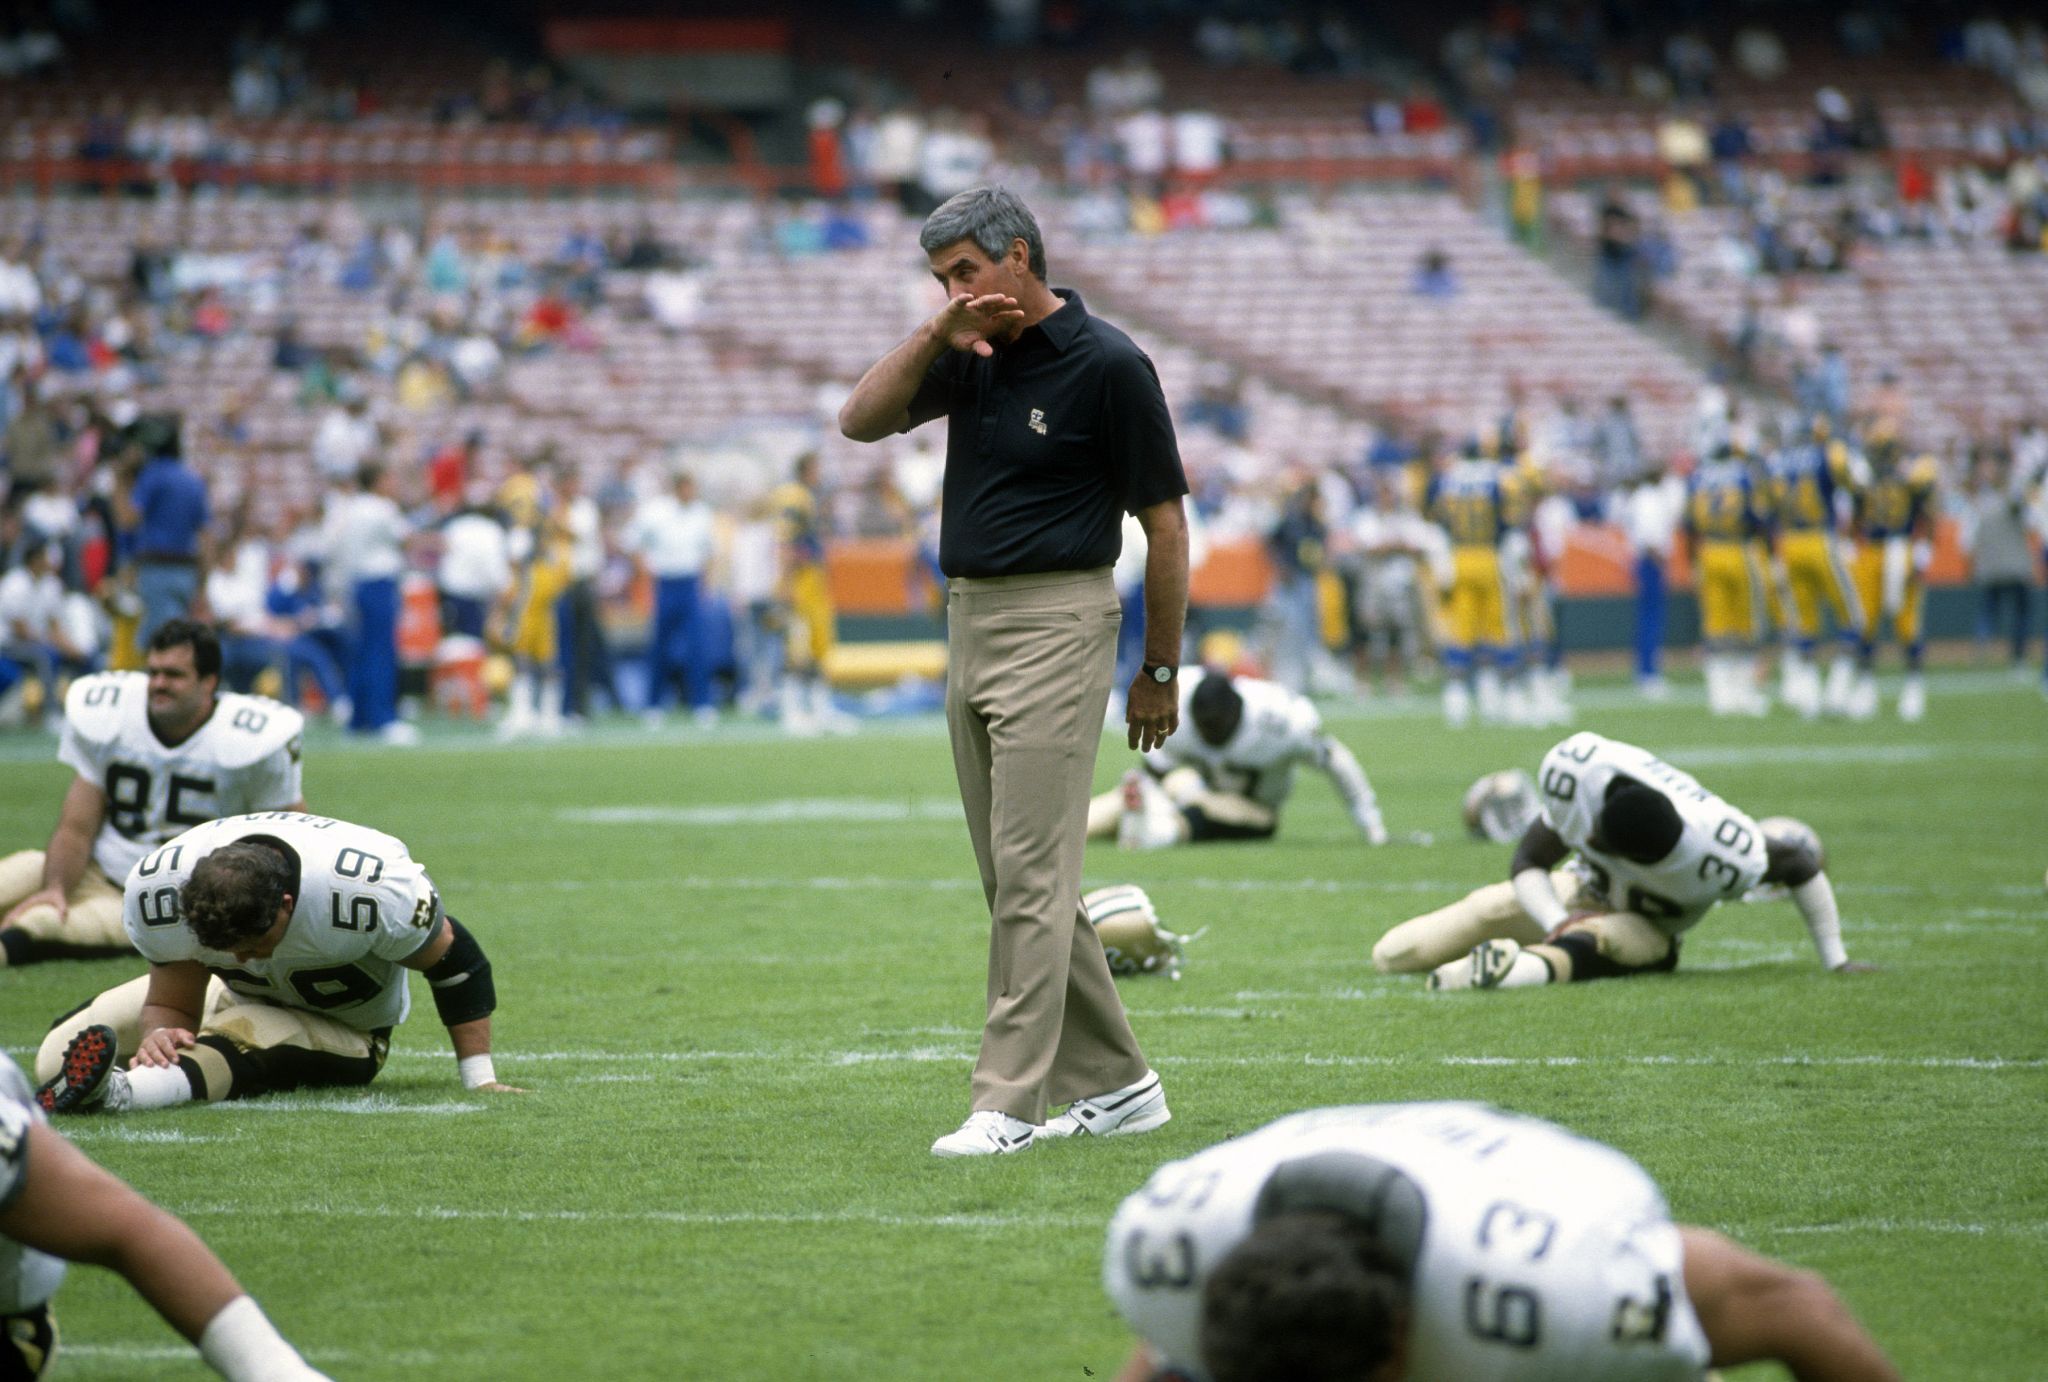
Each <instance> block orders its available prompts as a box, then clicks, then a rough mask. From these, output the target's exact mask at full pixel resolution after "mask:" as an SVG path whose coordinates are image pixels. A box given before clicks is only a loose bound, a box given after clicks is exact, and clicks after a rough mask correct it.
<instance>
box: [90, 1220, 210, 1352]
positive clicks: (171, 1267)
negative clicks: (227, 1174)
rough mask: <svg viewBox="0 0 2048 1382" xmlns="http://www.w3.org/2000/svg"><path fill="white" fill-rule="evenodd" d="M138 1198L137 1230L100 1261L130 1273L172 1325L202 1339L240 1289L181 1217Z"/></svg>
mask: <svg viewBox="0 0 2048 1382" xmlns="http://www.w3.org/2000/svg"><path fill="white" fill-rule="evenodd" d="M130 1193H131V1194H133V1192H132V1191H131V1192H130ZM135 1198H136V1200H137V1201H138V1202H139V1204H140V1209H139V1210H138V1211H137V1214H136V1217H137V1219H138V1221H139V1222H138V1224H137V1227H136V1229H135V1231H134V1232H132V1233H131V1234H130V1235H129V1236H128V1237H127V1238H126V1239H125V1240H124V1241H123V1242H122V1243H120V1244H119V1245H118V1249H117V1251H116V1253H115V1254H114V1256H113V1259H112V1260H110V1261H105V1262H102V1263H101V1264H100V1265H102V1266H104V1267H107V1268H109V1269H111V1270H113V1271H115V1272H118V1273H120V1274H121V1275H122V1276H123V1277H125V1278H127V1280H128V1284H129V1285H131V1286H133V1287H134V1288H135V1292H136V1294H137V1295H139V1296H141V1297H142V1298H143V1299H144V1300H146V1301H148V1302H149V1303H150V1305H151V1306H152V1307H153V1308H154V1309H155V1310H156V1312H157V1313H158V1314H159V1315H162V1316H163V1317H164V1319H165V1321H166V1322H168V1323H169V1324H170V1326H171V1328H173V1329H175V1330H177V1331H178V1332H179V1333H180V1334H182V1335H184V1336H185V1337H186V1338H187V1339H190V1340H191V1341H192V1342H193V1343H198V1342H199V1336H200V1335H201V1334H203V1333H204V1332H205V1331H206V1326H207V1324H208V1322H210V1321H211V1320H212V1319H213V1317H214V1316H215V1315H218V1314H219V1313H220V1312H221V1309H222V1307H224V1306H226V1305H227V1304H228V1302H229V1301H232V1300H233V1299H235V1297H237V1296H239V1295H241V1294H242V1288H241V1287H240V1286H238V1285H236V1284H235V1279H234V1277H233V1276H231V1275H229V1274H228V1269H227V1268H226V1267H224V1266H222V1265H221V1262H220V1259H219V1258H217V1257H215V1256H214V1255H213V1253H212V1252H211V1251H210V1250H209V1249H208V1248H207V1246H206V1244H205V1243H203V1242H201V1241H200V1238H199V1235H198V1234H196V1233H194V1232H193V1231H192V1230H191V1229H190V1228H187V1227H186V1226H185V1224H184V1222H183V1221H182V1220H180V1219H178V1218H176V1217H175V1216H173V1215H171V1214H168V1213H166V1212H165V1211H163V1210H161V1209H158V1208H157V1207H156V1206H155V1205H153V1204H150V1203H149V1202H148V1201H146V1200H143V1199H142V1198H141V1197H140V1196H139V1195H138V1196H136V1197H135Z"/></svg>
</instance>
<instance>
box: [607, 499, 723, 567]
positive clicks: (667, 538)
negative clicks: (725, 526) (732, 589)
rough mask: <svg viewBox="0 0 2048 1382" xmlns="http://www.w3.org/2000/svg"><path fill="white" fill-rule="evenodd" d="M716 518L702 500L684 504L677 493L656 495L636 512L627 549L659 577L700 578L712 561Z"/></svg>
mask: <svg viewBox="0 0 2048 1382" xmlns="http://www.w3.org/2000/svg"><path fill="white" fill-rule="evenodd" d="M712 517H713V515H712V512H711V506H710V505H709V504H707V503H705V502H704V501H703V500H702V499H693V500H691V501H690V502H689V503H687V504H684V503H681V502H679V501H678V500H677V499H676V497H675V496H674V495H673V494H656V495H652V496H650V497H649V498H647V499H644V500H642V501H641V502H640V506H639V507H638V508H637V509H635V510H634V511H633V521H632V523H631V524H630V525H628V527H627V529H626V541H625V546H626V549H627V550H628V551H631V552H637V553H639V554H640V557H641V559H642V560H644V561H645V562H646V563H647V569H648V570H649V571H651V572H653V573H654V575H655V576H656V577H657V578H660V577H666V576H695V575H698V574H699V573H701V572H702V571H703V570H704V568H705V566H707V565H708V564H709V563H710V561H711V550H712V543H713V540H714V537H715V533H714V528H713V523H712Z"/></svg>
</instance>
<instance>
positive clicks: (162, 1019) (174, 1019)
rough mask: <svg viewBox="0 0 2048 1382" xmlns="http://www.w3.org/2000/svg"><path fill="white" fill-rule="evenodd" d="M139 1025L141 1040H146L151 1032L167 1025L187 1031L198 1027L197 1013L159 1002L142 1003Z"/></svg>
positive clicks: (162, 1028)
mask: <svg viewBox="0 0 2048 1382" xmlns="http://www.w3.org/2000/svg"><path fill="white" fill-rule="evenodd" d="M139 1026H140V1031H141V1037H140V1039H141V1040H147V1039H148V1037H149V1034H150V1033H151V1032H160V1031H163V1030H164V1029H165V1028H167V1027H175V1028H180V1029H183V1030H185V1031H188V1032H189V1031H196V1030H198V1027H199V1014H198V1013H188V1012H186V1011H185V1010H184V1009H182V1008H172V1007H166V1006H165V1005H163V1004H161V1003H144V1004H143V1005H142V1021H141V1023H140V1024H139Z"/></svg>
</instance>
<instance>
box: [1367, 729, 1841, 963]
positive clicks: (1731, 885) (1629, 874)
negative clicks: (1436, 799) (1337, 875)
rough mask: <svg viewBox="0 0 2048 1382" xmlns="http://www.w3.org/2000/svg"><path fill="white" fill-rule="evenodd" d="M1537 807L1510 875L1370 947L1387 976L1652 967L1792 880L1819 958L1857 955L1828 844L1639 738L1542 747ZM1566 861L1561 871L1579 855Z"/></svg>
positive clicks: (1583, 738)
mask: <svg viewBox="0 0 2048 1382" xmlns="http://www.w3.org/2000/svg"><path fill="white" fill-rule="evenodd" d="M1537 781H1538V788H1539V790H1540V793H1541V802H1542V810H1541V812H1540V813H1539V815H1538V816H1537V818H1536V820H1535V821H1533V822H1532V823H1531V824H1530V825H1529V827H1528V829H1527V830H1525V831H1524V832H1523V834H1522V839H1521V842H1520V843H1519V844H1518V845H1516V846H1515V857H1514V862H1513V864H1512V865H1510V868H1509V876H1510V879H1511V881H1510V882H1507V883H1495V884H1492V885H1490V886H1488V887H1484V888H1480V889H1478V890H1477V891H1475V892H1473V893H1471V894H1469V895H1467V896H1466V897H1465V898H1464V899H1463V900H1462V901H1460V902H1455V903H1453V904H1452V905H1450V906H1448V907H1444V908H1441V909H1439V910H1437V911H1434V912H1430V913H1427V914H1426V915H1423V916H1419V917H1414V918H1412V919H1410V920H1408V921H1404V922H1402V923H1401V924H1400V925H1399V926H1396V927H1395V928H1394V929H1393V930H1391V931H1389V932H1387V934H1386V935H1384V936H1382V937H1381V938H1380V941H1379V944H1377V945H1375V946H1374V947H1373V949H1372V959H1373V963H1374V964H1375V965H1376V966H1378V968H1379V970H1380V972H1381V973H1383V974H1421V973H1428V974H1429V976H1430V979H1429V986H1430V987H1431V988H1442V989H1461V988H1518V987H1522V986H1524V985H1530V984H1549V983H1563V982H1566V981H1569V980H1573V979H1604V978H1610V977H1614V976H1620V975H1628V974H1642V973H1656V972H1660V971H1666V970H1671V969H1675V968H1676V967H1677V965H1678V947H1679V938H1680V937H1681V936H1682V935H1683V934H1684V933H1685V932H1686V931H1687V930H1689V929H1690V928H1691V927H1693V926H1694V925H1696V924H1698V922H1699V920H1700V919H1701V918H1702V917H1704V916H1705V915H1706V914H1707V912H1708V910H1709V909H1711V908H1712V907H1713V906H1714V904H1715V903H1717V902H1722V901H1726V900H1727V899H1729V898H1739V897H1741V896H1742V895H1743V894H1745V893H1747V892H1749V891H1750V890H1751V889H1753V888H1756V887H1759V886H1762V885H1775V886H1779V887H1783V888H1785V889H1787V890H1788V891H1789V892H1790V893H1791V896H1792V901H1793V902H1794V904H1796V905H1797V906H1798V908H1799V912H1800V915H1801V916H1803V917H1804V918H1805V919H1806V926H1807V930H1808V931H1809V932H1811V933H1812V936H1813V943H1814V946H1815V948H1816V949H1818V950H1819V951H1820V957H1821V961H1822V963H1824V964H1826V965H1827V967H1828V968H1829V969H1832V970H1836V971H1850V970H1858V969H1863V968H1867V966H1863V965H1856V964H1852V963H1851V962H1850V960H1849V957H1848V953H1847V952H1846V951H1845V950H1843V948H1842V925H1841V918H1840V915H1839V914H1838V913H1837V911H1836V909H1835V892H1834V887H1833V885H1832V884H1830V883H1829V882H1828V876H1827V874H1825V873H1824V872H1822V871H1821V862H1822V861H1821V854H1820V841H1819V839H1818V838H1817V837H1816V836H1815V835H1814V834H1813V832H1812V831H1811V830H1809V829H1807V828H1806V827H1804V826H1803V825H1800V824H1799V822H1797V821H1793V820H1790V819H1789V818H1782V817H1781V818H1774V819H1773V821H1772V822H1771V823H1770V824H1769V826H1760V825H1758V824H1757V823H1756V822H1755V821H1753V820H1751V819H1750V818H1749V817H1748V816H1746V815H1744V814H1743V813H1742V812H1741V811H1738V810H1736V809H1735V808H1734V807H1733V806H1730V805H1729V804H1728V803H1727V802H1725V801H1723V800H1721V798H1719V797H1717V796H1715V795H1714V794H1713V793H1712V792H1709V791H1708V790H1707V789H1706V788H1704V787H1702V786H1700V784H1699V783H1698V782H1696V781H1694V780H1693V778H1692V777H1691V776H1690V775H1689V774H1686V773H1682V772H1680V771H1679V770H1678V769H1676V768H1674V767H1672V766H1671V765H1670V764H1668V763H1665V762H1663V761H1661V760H1659V759H1658V758H1656V757H1655V756H1654V755H1652V754H1650V753H1648V752H1646V751H1645V750H1643V749H1639V748H1637V747H1635V746H1634V745H1633V744H1624V743H1622V742H1621V741H1620V740H1618V739H1603V738H1602V737H1601V736H1599V735H1597V734H1574V735H1573V736H1572V737H1571V738H1569V739H1567V740H1565V741H1564V742H1563V743H1561V744H1559V745H1558V746H1557V747H1556V748H1553V749H1552V750H1551V751H1550V752H1549V753H1548V754H1546V755H1545V756H1544V759H1543V767H1542V771H1541V772H1540V773H1538V775H1537ZM1574 854H1576V855H1577V858H1576V859H1574V860H1573V862H1572V864H1571V865H1570V866H1569V867H1568V868H1564V869H1559V868H1558V865H1560V864H1562V863H1564V862H1565V860H1566V858H1567V857H1568V856H1571V855H1574Z"/></svg>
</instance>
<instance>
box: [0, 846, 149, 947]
mask: <svg viewBox="0 0 2048 1382" xmlns="http://www.w3.org/2000/svg"><path fill="white" fill-rule="evenodd" d="M42 886H43V851H41V850H40V849H24V850H22V851H20V852H19V853H16V854H10V855H8V856H7V857H6V858H5V859H0V916H5V915H6V914H7V913H8V912H9V911H11V910H12V909H13V908H14V905H15V904H16V903H17V902H20V901H21V900H22V899H23V898H25V897H27V896H28V895H29V894H31V893H34V892H39V891H41V889H42ZM65 901H67V902H69V903H70V904H71V905H70V907H69V908H68V909H67V910H66V911H65V914H64V916H63V919H62V920H59V919H58V916H57V909H56V908H54V907H37V908H34V909H33V910H31V911H30V912H28V913H27V914H26V915H25V916H23V917H22V918H21V920H19V921H17V922H15V923H14V925H13V926H12V927H11V928H9V929H11V930H16V931H21V932H23V933H24V934H26V935H30V936H33V937H35V938H36V939H37V940H38V941H42V942H44V943H46V944H50V945H58V946H76V947H78V948H79V949H81V950H84V951H87V952H91V951H102V952H105V951H132V950H134V948H135V947H134V946H132V945H130V944H128V933H127V932H126V931H125V930H123V929H122V926H121V885H120V884H119V883H116V882H114V881H112V880H111V879H109V878H108V877H107V876H106V875H105V874H104V873H101V872H100V868H99V865H98V864H87V865H86V866H85V872H84V874H83V875H81V876H80V877H79V880H78V886H77V887H75V888H73V889H72V890H71V895H70V896H69V897H68V898H66V899H65Z"/></svg>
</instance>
